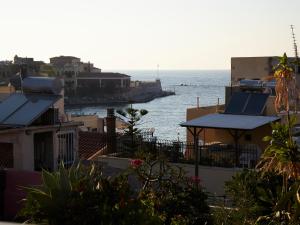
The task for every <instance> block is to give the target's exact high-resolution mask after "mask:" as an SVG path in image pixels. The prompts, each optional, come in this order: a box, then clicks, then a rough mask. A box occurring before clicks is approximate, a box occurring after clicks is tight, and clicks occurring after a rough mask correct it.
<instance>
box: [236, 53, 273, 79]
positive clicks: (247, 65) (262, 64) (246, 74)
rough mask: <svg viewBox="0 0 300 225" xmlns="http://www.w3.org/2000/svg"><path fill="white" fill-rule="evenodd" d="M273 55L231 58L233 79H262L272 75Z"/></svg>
mask: <svg viewBox="0 0 300 225" xmlns="http://www.w3.org/2000/svg"><path fill="white" fill-rule="evenodd" d="M271 70H272V57H236V58H235V57H233V58H231V81H232V82H235V81H238V80H240V79H261V78H262V77H265V76H268V75H270V73H271Z"/></svg>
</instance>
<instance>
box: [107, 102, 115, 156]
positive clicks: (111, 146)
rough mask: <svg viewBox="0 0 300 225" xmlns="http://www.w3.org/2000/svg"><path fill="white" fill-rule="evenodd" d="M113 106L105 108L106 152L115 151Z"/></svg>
mask: <svg viewBox="0 0 300 225" xmlns="http://www.w3.org/2000/svg"><path fill="white" fill-rule="evenodd" d="M114 111H115V110H114V109H113V108H108V109H107V117H106V118H105V119H106V134H107V153H113V152H116V117H115V112H114Z"/></svg>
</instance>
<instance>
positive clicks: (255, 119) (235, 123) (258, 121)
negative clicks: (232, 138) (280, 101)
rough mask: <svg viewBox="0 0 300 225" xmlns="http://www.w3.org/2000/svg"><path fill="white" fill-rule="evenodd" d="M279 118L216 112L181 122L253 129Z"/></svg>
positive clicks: (187, 124) (204, 126) (201, 125)
mask: <svg viewBox="0 0 300 225" xmlns="http://www.w3.org/2000/svg"><path fill="white" fill-rule="evenodd" d="M277 120H280V117H276V116H249V115H233V114H221V113H215V114H208V115H205V116H201V117H198V118H196V119H192V120H189V121H187V122H184V123H181V124H180V126H182V127H197V128H214V129H233V130H253V129H255V128H258V127H261V126H263V125H266V124H269V123H271V122H274V121H277Z"/></svg>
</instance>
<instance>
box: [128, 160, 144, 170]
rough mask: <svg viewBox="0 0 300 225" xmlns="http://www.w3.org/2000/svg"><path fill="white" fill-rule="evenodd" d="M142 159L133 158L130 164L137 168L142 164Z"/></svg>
mask: <svg viewBox="0 0 300 225" xmlns="http://www.w3.org/2000/svg"><path fill="white" fill-rule="evenodd" d="M143 162H144V161H143V160H141V159H133V160H131V161H130V165H131V166H132V167H133V168H134V169H137V168H139V167H140V166H141V165H142V164H143Z"/></svg>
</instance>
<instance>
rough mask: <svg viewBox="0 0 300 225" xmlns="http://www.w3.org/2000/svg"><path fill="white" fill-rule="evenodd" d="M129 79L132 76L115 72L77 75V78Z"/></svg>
mask: <svg viewBox="0 0 300 225" xmlns="http://www.w3.org/2000/svg"><path fill="white" fill-rule="evenodd" d="M87 77H93V78H94V77H95V78H129V77H130V76H129V75H127V74H123V73H114V72H101V73H92V72H81V73H79V74H78V75H77V78H87Z"/></svg>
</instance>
